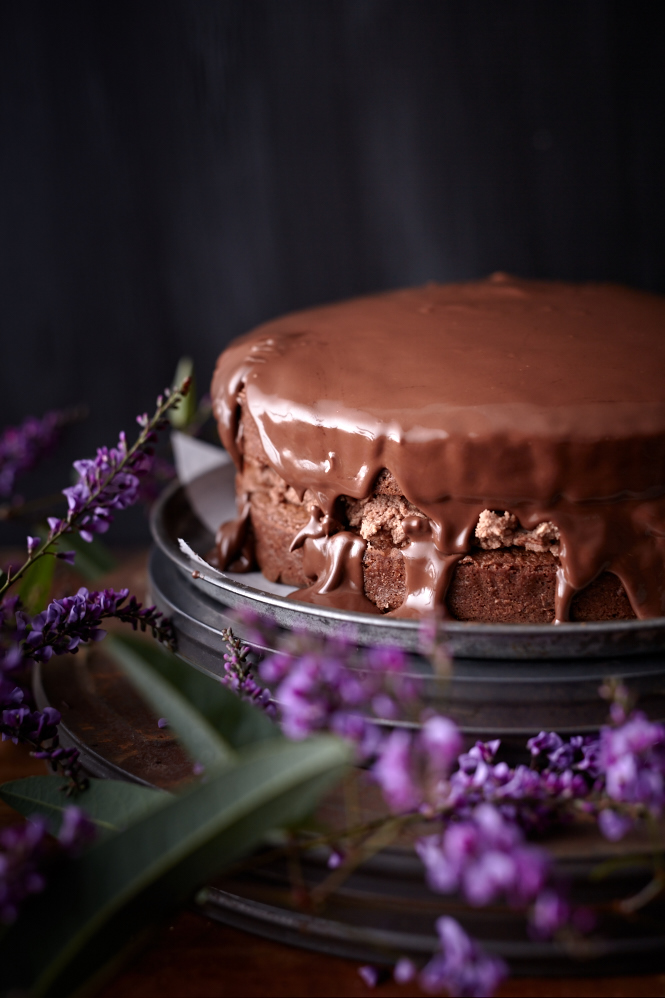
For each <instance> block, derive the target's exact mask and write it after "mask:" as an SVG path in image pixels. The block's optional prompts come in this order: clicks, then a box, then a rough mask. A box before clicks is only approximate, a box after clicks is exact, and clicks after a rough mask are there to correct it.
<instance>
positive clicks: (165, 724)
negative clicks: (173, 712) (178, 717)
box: [157, 717, 169, 728]
mask: <svg viewBox="0 0 665 998" xmlns="http://www.w3.org/2000/svg"><path fill="white" fill-rule="evenodd" d="M168 726H169V722H168V721H167V720H166V718H165V717H160V719H159V720H158V721H157V727H158V728H168Z"/></svg>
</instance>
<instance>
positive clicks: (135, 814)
mask: <svg viewBox="0 0 665 998" xmlns="http://www.w3.org/2000/svg"><path fill="white" fill-rule="evenodd" d="M62 785H63V784H62V777H61V776H27V777H26V778H25V779H23V780H12V782H11V783H3V784H2V786H0V797H1V798H2V800H4V801H5V803H6V804H9V805H10V807H13V808H14V809H15V810H16V811H19V812H20V814H24V815H25V816H26V818H30V817H32V816H33V815H36V814H39V815H41V816H42V817H44V818H46V819H47V820H48V822H49V827H50V829H51V831H52V832H53V834H54V835H57V833H58V830H59V828H60V823H61V821H62V815H63V813H64V810H65V808H67V807H70V806H71V805H72V804H76V805H77V807H82V808H83V809H84V810H85V812H86V814H87V815H88V817H89V818H91V819H92V821H94V823H95V824H96V825H97V826H98V827H99V829H100V831H102V832H118V831H121V830H122V829H124V828H128V827H129V825H131V824H133V823H134V822H135V821H137V820H138V819H139V818H142V817H144V815H146V814H149V813H150V812H151V811H154V810H155V809H156V808H158V807H163V806H164V805H165V804H168V802H169V801H170V800H171V795H170V794H167V793H166V792H165V791H164V790H152V789H151V788H150V787H141V786H139V785H138V784H136V783H125V782H123V781H121V780H95V779H91V780H90V781H89V786H88V789H87V790H84V791H82V792H80V793H78V794H77V795H76V797H66V796H65V794H64V793H63V791H62Z"/></svg>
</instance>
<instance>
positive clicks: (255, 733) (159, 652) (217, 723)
mask: <svg viewBox="0 0 665 998" xmlns="http://www.w3.org/2000/svg"><path fill="white" fill-rule="evenodd" d="M118 644H121V645H123V646H124V647H125V648H128V649H130V650H131V651H134V652H136V654H138V655H140V656H141V658H142V659H143V660H144V661H145V662H147V663H148V664H149V665H150V666H151V667H152V668H153V669H154V670H155V671H156V672H157V673H159V675H160V676H161V677H162V679H165V680H166V681H167V682H168V683H170V684H171V685H172V686H173V687H175V689H177V690H178V691H179V692H180V693H181V694H182V696H183V697H185V698H186V699H187V700H188V701H189V702H190V703H191V704H193V705H194V707H196V709H197V710H198V711H199V712H200V713H201V714H202V715H203V716H204V717H205V718H206V720H207V721H208V722H209V723H210V724H211V725H212V727H213V728H215V730H216V731H217V732H219V734H220V735H221V736H222V737H223V738H224V739H225V740H226V741H227V742H228V743H229V744H230V745H232V746H233V748H235V749H238V748H242V747H243V746H245V745H251V744H252V743H253V742H258V741H264V740H265V739H267V738H281V737H282V735H281V733H280V730H279V728H278V727H277V725H276V724H274V723H273V721H271V720H270V718H269V717H267V715H266V714H265V712H264V711H262V710H261V709H260V708H258V707H254V706H252V704H250V703H247V702H246V701H244V700H241V699H240V697H239V696H237V694H235V693H233V692H232V691H231V690H229V689H227V688H226V686H223V685H222V684H221V683H220V682H219V680H217V679H213V678H212V677H211V676H208V675H206V674H205V673H204V672H200V671H199V670H198V669H195V668H193V667H192V666H191V665H188V664H187V663H186V662H183V661H182V659H180V658H178V657H177V656H176V655H172V654H171V652H169V651H167V650H166V649H165V648H164V647H162V646H161V645H158V644H157V643H156V642H155V641H146V640H145V639H144V638H138V637H134V636H131V635H122V636H114V638H113V644H112V645H110V650H111V654H113V650H114V649H115V648H116V647H117V645H118ZM165 716H166V717H168V714H167V715H165ZM168 719H169V721H170V720H171V718H168Z"/></svg>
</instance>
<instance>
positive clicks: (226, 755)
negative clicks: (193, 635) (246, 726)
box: [107, 635, 237, 771]
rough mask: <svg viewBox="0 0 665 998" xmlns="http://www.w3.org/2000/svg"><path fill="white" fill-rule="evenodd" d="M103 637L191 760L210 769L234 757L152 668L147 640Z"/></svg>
mask: <svg viewBox="0 0 665 998" xmlns="http://www.w3.org/2000/svg"><path fill="white" fill-rule="evenodd" d="M107 641H108V649H109V651H110V652H111V654H112V655H113V657H114V658H115V660H116V661H117V662H118V663H119V664H120V665H121V666H122V668H123V670H124V672H125V673H126V675H127V677H128V678H129V679H130V680H131V682H132V683H133V684H134V686H136V688H137V690H139V692H140V693H141V694H142V695H143V697H144V698H145V700H147V702H148V703H149V704H150V706H151V707H152V708H153V710H154V711H155V713H156V715H157V717H165V718H166V720H167V721H168V722H169V727H170V728H171V730H172V731H174V732H175V734H176V736H177V738H178V741H179V742H181V744H182V745H183V747H184V748H185V749H186V750H187V752H188V753H189V755H191V757H192V759H193V760H194V761H195V762H197V763H200V764H201V765H202V766H203V767H204V768H205V769H206V770H207V771H210V770H214V769H216V768H217V767H219V766H229V765H232V764H233V763H234V762H235V761H236V758H237V757H236V753H235V752H234V750H233V749H232V747H231V746H230V745H229V743H228V742H227V741H225V740H224V738H222V736H221V735H219V734H218V733H217V731H215V729H214V728H213V727H212V725H211V724H209V723H208V721H207V720H206V719H205V717H203V716H202V715H201V714H200V713H199V711H198V710H197V709H196V708H195V707H193V706H192V704H191V703H190V701H189V700H187V699H185V697H184V696H182V694H181V693H180V692H179V691H178V689H177V688H176V687H175V686H174V685H173V683H171V682H170V681H169V680H168V679H165V678H163V677H162V676H161V675H160V674H159V673H158V672H156V671H155V669H153V668H152V666H151V664H150V660H149V658H148V657H147V655H148V649H150V648H151V644H150V643H149V642H147V641H133V642H131V643H130V642H129V641H128V640H127V639H126V638H120V637H118V636H116V635H113V636H109V637H108V638H107ZM155 647H157V646H156V645H155ZM189 668H190V669H191V666H189Z"/></svg>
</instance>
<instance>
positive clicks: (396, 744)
mask: <svg viewBox="0 0 665 998" xmlns="http://www.w3.org/2000/svg"><path fill="white" fill-rule="evenodd" d="M461 749H462V736H461V735H460V733H459V730H458V728H457V725H456V724H454V723H453V722H452V721H451V720H450V719H449V718H447V717H441V716H440V715H438V714H434V715H432V716H431V717H428V718H426V719H425V721H424V722H423V724H422V727H421V728H420V730H419V731H418V732H417V733H415V734H414V733H412V732H410V731H405V730H404V729H400V728H396V729H395V730H393V731H392V732H391V733H390V734H389V735H388V736H387V737H385V738H384V739H383V741H382V743H381V745H380V746H379V748H378V750H377V758H376V762H375V763H374V765H373V767H372V775H373V777H374V779H375V780H376V782H377V783H378V784H379V786H380V787H381V790H382V792H383V796H384V798H385V800H386V803H387V804H388V806H389V807H390V808H391V810H392V811H395V812H398V813H399V812H402V811H411V810H414V809H416V808H420V810H421V811H424V812H425V813H427V812H428V811H432V810H433V809H435V808H436V807H437V806H438V805H440V804H443V803H445V802H446V800H447V799H448V796H449V782H448V777H449V775H450V771H451V769H452V768H453V764H454V763H455V762H456V761H457V757H458V755H459V753H460V751H461Z"/></svg>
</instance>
